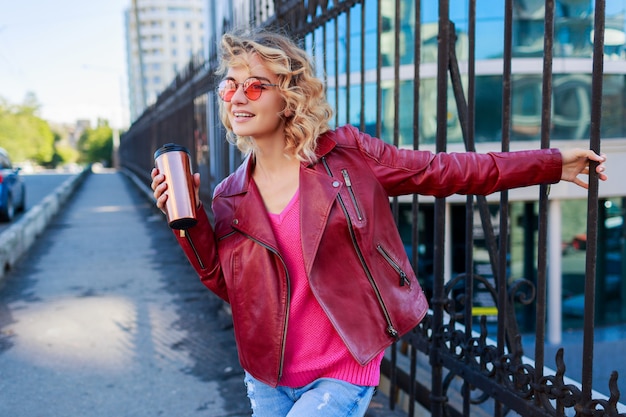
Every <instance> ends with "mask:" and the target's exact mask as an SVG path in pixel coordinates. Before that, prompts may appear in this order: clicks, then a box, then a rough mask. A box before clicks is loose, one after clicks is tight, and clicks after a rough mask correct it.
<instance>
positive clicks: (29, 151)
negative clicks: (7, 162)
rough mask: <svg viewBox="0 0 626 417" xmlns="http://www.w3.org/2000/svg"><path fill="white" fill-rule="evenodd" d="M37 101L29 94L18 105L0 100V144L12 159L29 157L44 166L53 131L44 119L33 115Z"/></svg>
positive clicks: (50, 155)
mask: <svg viewBox="0 0 626 417" xmlns="http://www.w3.org/2000/svg"><path fill="white" fill-rule="evenodd" d="M39 107H40V105H39V103H38V102H37V98H36V96H35V95H34V94H33V93H29V94H27V95H26V98H25V99H24V103H23V104H21V105H11V104H9V103H8V102H7V101H6V100H4V99H0V147H3V148H5V149H6V150H7V152H8V153H9V155H11V158H12V159H13V160H14V161H25V160H32V161H35V162H37V163H39V164H42V165H45V164H48V163H50V161H51V160H52V158H53V155H54V134H53V133H52V130H51V129H50V126H49V125H48V122H46V121H45V120H43V119H41V118H40V117H39V116H37V113H38V111H39Z"/></svg>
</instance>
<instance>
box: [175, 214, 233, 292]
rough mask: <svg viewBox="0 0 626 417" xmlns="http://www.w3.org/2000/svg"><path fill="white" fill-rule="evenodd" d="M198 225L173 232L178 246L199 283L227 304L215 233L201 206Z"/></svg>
mask: <svg viewBox="0 0 626 417" xmlns="http://www.w3.org/2000/svg"><path fill="white" fill-rule="evenodd" d="M197 218H198V223H197V224H196V225H195V226H193V227H190V228H189V229H187V230H174V235H175V236H176V239H177V240H178V244H179V245H180V246H181V247H182V248H183V251H184V252H185V255H186V256H187V258H188V259H189V262H190V263H191V265H192V266H193V268H194V269H195V270H196V272H197V273H198V275H199V277H200V281H202V283H203V284H204V285H205V286H206V287H207V288H208V289H210V290H211V291H213V292H214V293H215V294H216V295H217V296H218V297H220V298H221V299H223V300H224V301H226V302H228V293H227V291H226V284H225V281H224V277H223V274H222V268H221V267H220V262H219V257H218V255H217V244H216V242H215V232H214V230H213V227H211V223H210V222H209V218H208V216H207V214H206V211H205V210H204V206H203V205H201V206H200V207H199V208H198V210H197Z"/></svg>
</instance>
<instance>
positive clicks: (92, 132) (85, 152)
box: [78, 119, 113, 166]
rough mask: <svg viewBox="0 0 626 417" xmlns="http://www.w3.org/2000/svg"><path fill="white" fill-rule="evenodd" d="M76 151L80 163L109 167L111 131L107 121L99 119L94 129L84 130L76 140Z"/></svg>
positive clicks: (111, 149)
mask: <svg viewBox="0 0 626 417" xmlns="http://www.w3.org/2000/svg"><path fill="white" fill-rule="evenodd" d="M78 150H79V152H80V154H81V157H80V160H81V161H82V162H87V163H96V162H100V163H102V164H103V165H105V166H111V163H112V161H111V159H112V153H113V129H111V127H110V126H109V123H108V121H106V120H102V119H100V120H98V126H97V127H96V128H95V129H91V128H89V129H86V130H85V131H84V132H83V134H82V135H81V136H80V139H79V140H78Z"/></svg>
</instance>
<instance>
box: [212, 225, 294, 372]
mask: <svg viewBox="0 0 626 417" xmlns="http://www.w3.org/2000/svg"><path fill="white" fill-rule="evenodd" d="M240 233H242V232H241V231H240ZM242 234H243V235H244V236H246V237H247V238H248V239H250V240H252V241H253V242H255V243H257V244H259V245H261V246H262V247H264V248H265V249H267V250H268V251H270V252H272V253H273V254H274V255H276V256H277V257H278V259H280V262H281V263H282V264H283V268H284V269H285V277H286V278H287V305H286V306H285V307H286V311H285V322H284V323H283V340H282V341H281V347H280V365H279V366H278V380H279V381H280V378H281V377H282V376H283V369H284V365H285V364H284V362H285V345H286V344H287V323H288V322H289V308H290V306H291V278H290V277H289V271H288V270H287V264H286V263H285V260H284V259H283V257H282V256H281V255H280V253H278V251H277V250H275V249H274V248H272V247H271V246H269V245H266V244H265V243H263V242H261V241H260V240H258V239H255V238H253V237H252V236H250V235H248V234H245V233H242ZM227 236H228V235H227ZM224 237H226V236H224Z"/></svg>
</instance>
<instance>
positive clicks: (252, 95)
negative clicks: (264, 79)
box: [243, 78, 263, 100]
mask: <svg viewBox="0 0 626 417" xmlns="http://www.w3.org/2000/svg"><path fill="white" fill-rule="evenodd" d="M262 91H263V86H262V85H261V81H259V80H257V79H256V78H248V79H247V80H246V81H245V82H244V83H243V93H244V94H245V95H246V97H248V99H250V100H256V99H258V98H259V97H261V92H262Z"/></svg>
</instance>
